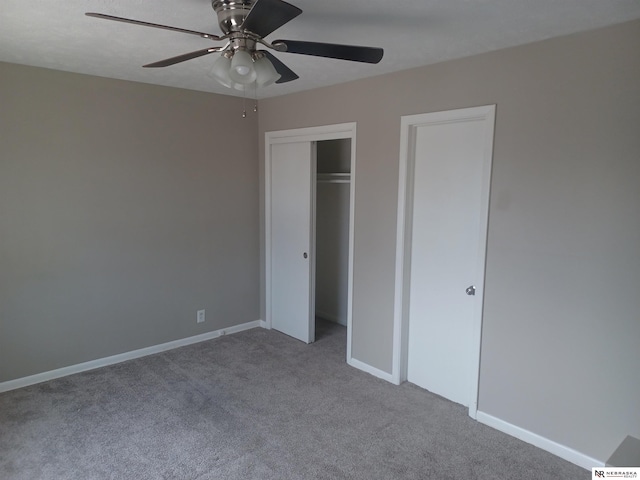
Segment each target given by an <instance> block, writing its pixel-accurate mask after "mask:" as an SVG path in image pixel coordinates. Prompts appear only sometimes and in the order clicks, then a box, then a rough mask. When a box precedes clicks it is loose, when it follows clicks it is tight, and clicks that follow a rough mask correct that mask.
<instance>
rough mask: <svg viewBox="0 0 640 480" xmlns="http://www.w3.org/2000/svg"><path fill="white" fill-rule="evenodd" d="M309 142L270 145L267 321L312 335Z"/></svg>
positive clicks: (308, 337)
mask: <svg viewBox="0 0 640 480" xmlns="http://www.w3.org/2000/svg"><path fill="white" fill-rule="evenodd" d="M314 152H315V143H314V142H297V143H276V144H272V145H271V161H270V166H269V168H270V171H269V174H270V214H271V215H270V216H271V229H270V245H271V247H270V260H271V262H270V263H271V278H270V285H271V288H270V290H271V298H270V313H271V315H270V318H271V327H272V328H274V329H275V330H278V331H280V332H282V333H285V334H287V335H290V336H291V337H294V338H297V339H298V340H302V341H303V342H306V343H311V342H313V341H314V336H315V302H314V295H313V292H314V289H315V282H314V275H315V272H314V261H313V259H314V255H313V254H314V252H313V250H314V248H313V247H314V246H313V238H314V231H313V230H314V216H313V204H314V196H315V190H314V187H313V185H314V182H315V168H316V167H315V154H314Z"/></svg>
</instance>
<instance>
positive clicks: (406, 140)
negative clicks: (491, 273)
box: [391, 105, 496, 418]
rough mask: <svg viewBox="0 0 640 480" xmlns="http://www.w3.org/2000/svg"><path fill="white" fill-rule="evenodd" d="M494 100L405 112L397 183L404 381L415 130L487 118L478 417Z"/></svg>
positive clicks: (397, 372)
mask: <svg viewBox="0 0 640 480" xmlns="http://www.w3.org/2000/svg"><path fill="white" fill-rule="evenodd" d="M495 112H496V106H495V105H485V106H480V107H471V108H463V109H458V110H449V111H443V112H434V113H424V114H418V115H406V116H403V117H402V119H401V127H400V135H401V136H400V171H399V180H398V182H399V184H398V217H397V218H398V223H397V236H396V275H395V278H396V281H395V296H394V318H393V363H392V372H391V377H392V381H393V382H394V383H396V384H400V383H402V382H404V381H405V380H406V379H407V356H408V350H409V345H408V333H409V332H408V330H409V284H410V273H411V272H410V262H411V258H410V257H411V234H412V225H411V223H412V218H413V182H412V180H413V172H414V157H415V152H414V147H413V146H414V144H415V132H416V130H417V128H418V127H420V126H425V125H429V124H441V123H449V122H460V121H467V120H482V121H484V122H485V143H484V152H483V166H482V176H483V178H482V197H481V198H482V200H481V202H482V205H481V214H480V222H481V223H480V232H479V235H478V239H477V242H478V252H482V254H481V255H479V257H480V258H479V260H478V265H477V271H478V272H481V274H480V275H479V278H478V281H477V283H476V288H477V290H478V291H479V292H480V298H479V301H478V302H476V305H475V310H474V318H473V331H472V340H471V345H472V348H473V351H472V352H470V357H469V358H470V361H471V362H472V365H471V372H472V378H471V379H470V393H469V416H471V417H472V418H476V415H477V410H478V387H479V379H480V342H481V333H482V311H483V300H484V298H483V297H484V274H485V264H486V249H487V230H488V217H489V191H490V185H491V165H492V158H493V135H494V127H495V114H496V113H495Z"/></svg>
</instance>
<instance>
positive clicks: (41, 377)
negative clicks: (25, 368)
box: [0, 320, 266, 393]
mask: <svg viewBox="0 0 640 480" xmlns="http://www.w3.org/2000/svg"><path fill="white" fill-rule="evenodd" d="M265 326H266V322H265V321H264V320H254V321H253V322H247V323H243V324H241V325H234V326H232V327H227V328H221V329H219V330H215V331H213V332H207V333H203V334H200V335H195V336H193V337H187V338H181V339H180V340H174V341H172V342H167V343H161V344H159V345H153V346H151V347H146V348H140V349H138V350H132V351H130V352H125V353H120V354H118V355H112V356H110V357H105V358H99V359H97V360H91V361H89V362H84V363H78V364H76V365H70V366H68V367H63V368H58V369H56V370H50V371H48V372H43V373H37V374H35V375H30V376H28V377H22V378H16V379H15V380H9V381H6V382H2V383H0V393H2V392H8V391H9V390H15V389H16V388H22V387H28V386H29V385H34V384H36V383H42V382H47V381H49V380H53V379H55V378H60V377H66V376H67V375H73V374H74V373H80V372H86V371H87V370H93V369H96V368H100V367H106V366H108V365H113V364H116V363H120V362H125V361H127V360H133V359H135V358H140V357H146V356H147V355H153V354H155V353H160V352H165V351H167V350H172V349H174V348H179V347H185V346H187V345H192V344H194V343H199V342H204V341H206V340H211V339H213V338H218V337H221V336H222V335H230V334H232V333H237V332H242V331H243V330H249V329H251V328H256V327H263V328H264V327H265Z"/></svg>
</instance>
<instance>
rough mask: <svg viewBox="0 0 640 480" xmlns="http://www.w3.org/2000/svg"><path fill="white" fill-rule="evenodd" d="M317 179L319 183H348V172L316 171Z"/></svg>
mask: <svg viewBox="0 0 640 480" xmlns="http://www.w3.org/2000/svg"><path fill="white" fill-rule="evenodd" d="M317 180H318V182H321V183H349V182H351V174H350V173H318V174H317Z"/></svg>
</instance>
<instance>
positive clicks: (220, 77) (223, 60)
mask: <svg viewBox="0 0 640 480" xmlns="http://www.w3.org/2000/svg"><path fill="white" fill-rule="evenodd" d="M230 69H231V58H230V57H229V56H227V55H226V54H224V53H223V54H222V55H220V56H219V57H218V58H216V59H215V61H214V62H213V67H212V68H211V71H210V72H209V75H210V76H211V77H213V78H214V79H215V80H216V81H217V82H218V83H220V84H221V85H223V86H225V87H227V88H231V87H232V86H233V83H234V82H233V80H231V77H230V76H229V70H230Z"/></svg>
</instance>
